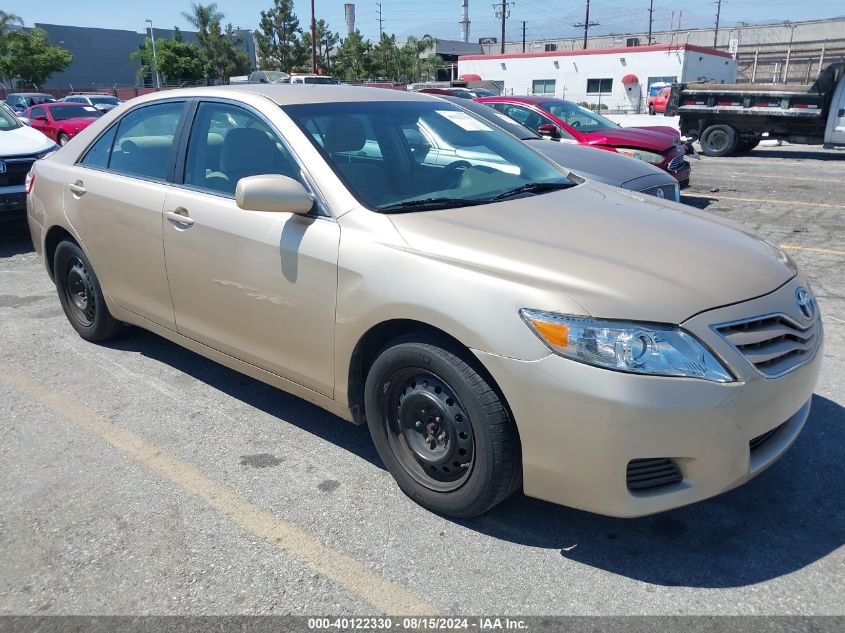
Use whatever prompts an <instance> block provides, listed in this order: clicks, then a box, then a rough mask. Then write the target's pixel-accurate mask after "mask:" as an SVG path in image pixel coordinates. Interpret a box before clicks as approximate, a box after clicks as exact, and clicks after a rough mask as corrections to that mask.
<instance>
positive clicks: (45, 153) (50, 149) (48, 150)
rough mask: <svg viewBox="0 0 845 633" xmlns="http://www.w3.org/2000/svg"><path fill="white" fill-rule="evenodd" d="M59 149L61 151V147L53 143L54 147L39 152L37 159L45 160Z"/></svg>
mask: <svg viewBox="0 0 845 633" xmlns="http://www.w3.org/2000/svg"><path fill="white" fill-rule="evenodd" d="M58 149H59V146H58V145H56V144H55V143H53V145H52V146H50V147H48V148H47V149H45V150H44V151H43V152H38V153H37V154H36V155H35V159H36V160H38V159H39V158H45V157H47V156H49V155H50V154H52V153H53V152H55V151H57V150H58Z"/></svg>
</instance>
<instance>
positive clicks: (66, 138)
mask: <svg viewBox="0 0 845 633" xmlns="http://www.w3.org/2000/svg"><path fill="white" fill-rule="evenodd" d="M69 140H70V137H69V136H68V135H67V134H65V133H64V132H62V133H60V134H59V139H58V141H59V145H67V142H68V141H69Z"/></svg>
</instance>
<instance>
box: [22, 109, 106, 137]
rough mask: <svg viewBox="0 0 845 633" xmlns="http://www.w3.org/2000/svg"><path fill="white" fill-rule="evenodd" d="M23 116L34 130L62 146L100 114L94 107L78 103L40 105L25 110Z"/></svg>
mask: <svg viewBox="0 0 845 633" xmlns="http://www.w3.org/2000/svg"><path fill="white" fill-rule="evenodd" d="M24 116H25V117H26V118H28V119H29V120H30V124H31V125H32V127H33V128H34V129H36V130H39V131H40V132H43V133H44V134H46V135H47V136H48V137H50V138H51V139H53V140H54V141H56V143H58V144H59V145H64V144H65V143H67V142H68V141H69V140H70V139H72V138H73V137H74V136H76V135H77V134H78V133H79V132H81V131H82V130H84V129H85V128H86V127H88V126H89V125H91V124H92V123H93V122H94V121H96V120H97V119H99V118H100V116H101V114H100V112H99V111H98V110H97V108H95V107H94V106H89V105H82V104H79V103H42V104H41V105H35V106H32V107H30V108H27V110H26V112H25V113H24Z"/></svg>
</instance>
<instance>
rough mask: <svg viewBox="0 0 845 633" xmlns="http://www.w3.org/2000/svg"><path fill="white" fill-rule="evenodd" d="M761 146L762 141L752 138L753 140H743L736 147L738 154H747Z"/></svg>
mask: <svg viewBox="0 0 845 633" xmlns="http://www.w3.org/2000/svg"><path fill="white" fill-rule="evenodd" d="M759 144H760V139H758V138H752V139H743V140H741V141H739V142H738V143H737V145H736V153H737V154H744V153H745V152H750V151H751V150H752V149H754V148H755V147H757V146H758V145H759Z"/></svg>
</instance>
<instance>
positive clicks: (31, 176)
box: [19, 170, 35, 195]
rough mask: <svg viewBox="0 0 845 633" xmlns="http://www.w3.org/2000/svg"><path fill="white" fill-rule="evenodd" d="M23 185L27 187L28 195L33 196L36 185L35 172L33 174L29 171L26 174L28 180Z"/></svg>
mask: <svg viewBox="0 0 845 633" xmlns="http://www.w3.org/2000/svg"><path fill="white" fill-rule="evenodd" d="M19 182H20V181H19ZM23 184H24V186H25V187H26V195H29V194H31V193H32V185H34V184H35V172H33V171H32V170H29V171H28V172H27V174H26V179H25V180H24V183H23Z"/></svg>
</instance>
